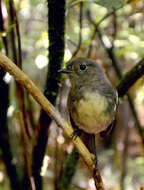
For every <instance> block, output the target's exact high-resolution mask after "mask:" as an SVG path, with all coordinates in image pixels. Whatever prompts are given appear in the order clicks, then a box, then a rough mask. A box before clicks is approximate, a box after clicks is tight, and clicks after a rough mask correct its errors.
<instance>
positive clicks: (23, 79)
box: [0, 53, 95, 179]
mask: <svg viewBox="0 0 144 190" xmlns="http://www.w3.org/2000/svg"><path fill="white" fill-rule="evenodd" d="M0 66H1V67H2V68H3V69H4V70H5V71H7V72H9V73H10V74H11V75H13V76H14V77H15V79H16V80H17V82H19V83H20V84H21V85H22V86H23V87H24V88H25V89H26V90H27V91H28V92H29V93H30V94H31V95H32V96H33V98H34V99H35V100H36V101H37V102H38V103H39V104H40V105H41V107H42V109H43V110H45V112H46V113H47V114H48V115H49V116H50V117H51V119H53V120H55V122H56V123H57V125H58V126H59V127H61V128H62V129H63V130H64V132H65V134H67V136H68V137H69V138H72V136H73V132H74V130H73V128H72V126H71V125H70V124H68V123H67V121H66V120H65V119H63V118H62V117H61V115H60V113H59V112H58V110H57V109H55V107H54V106H53V105H52V104H51V103H50V102H49V101H48V100H47V98H46V97H45V96H44V95H43V94H42V92H41V91H40V90H39V89H38V87H37V86H36V85H35V84H34V83H33V82H32V81H31V80H30V79H29V77H28V76H27V75H26V74H25V73H24V72H23V71H21V70H20V69H19V68H18V67H17V66H16V65H15V64H14V63H13V62H12V61H11V60H10V59H9V58H7V57H6V56H5V55H3V54H2V53H0ZM72 142H73V144H74V145H75V147H76V148H77V151H78V152H79V154H80V155H81V156H82V158H83V160H84V161H85V163H86V164H87V166H88V168H89V169H90V170H91V172H92V173H94V170H95V165H94V162H93V159H92V155H91V153H90V152H89V151H88V149H87V148H86V146H85V145H84V143H83V142H82V140H81V139H80V137H77V138H72ZM94 177H95V176H94ZM94 179H95V178H94Z"/></svg>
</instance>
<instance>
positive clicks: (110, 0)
mask: <svg viewBox="0 0 144 190" xmlns="http://www.w3.org/2000/svg"><path fill="white" fill-rule="evenodd" d="M95 3H97V4H99V5H101V6H103V7H106V8H118V7H120V6H123V5H125V3H126V2H125V0H117V1H115V0H95Z"/></svg>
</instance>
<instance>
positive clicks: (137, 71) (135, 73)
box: [117, 58, 144, 97]
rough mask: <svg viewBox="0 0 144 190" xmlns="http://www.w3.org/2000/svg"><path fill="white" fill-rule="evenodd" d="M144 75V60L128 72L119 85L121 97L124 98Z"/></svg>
mask: <svg viewBox="0 0 144 190" xmlns="http://www.w3.org/2000/svg"><path fill="white" fill-rule="evenodd" d="M143 74H144V58H142V59H141V60H140V61H139V62H138V63H137V64H136V66H135V67H133V68H132V69H131V70H130V71H128V72H127V73H126V74H125V75H124V77H123V78H122V79H121V80H120V82H119V84H118V85H117V91H118V94H119V97H122V96H124V95H125V94H126V92H127V91H128V90H129V88H131V87H132V86H133V84H134V83H135V82H136V81H137V80H138V79H139V78H140V77H142V76H143Z"/></svg>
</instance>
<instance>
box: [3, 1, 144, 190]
mask: <svg viewBox="0 0 144 190" xmlns="http://www.w3.org/2000/svg"><path fill="white" fill-rule="evenodd" d="M0 2H2V10H3V23H4V27H5V32H4V33H3V31H1V32H0V49H1V51H2V52H5V44H4V40H3V36H5V35H6V37H7V41H8V47H9V52H11V51H13V50H12V48H11V39H10V32H11V31H12V29H14V31H15V29H16V28H15V24H10V23H9V19H10V15H9V14H8V7H9V1H0ZM14 5H15V9H16V13H17V17H18V22H19V28H20V34H21V46H22V58H23V62H22V68H23V70H24V71H25V72H26V73H27V74H28V76H29V77H30V78H31V79H32V80H33V81H34V82H35V84H36V85H37V86H38V87H39V88H40V89H41V90H42V91H43V92H44V90H45V84H46V80H47V70H48V65H49V57H48V55H49V52H48V47H50V39H49V38H48V22H47V21H48V11H47V2H46V1H45V0H36V1H30V0H15V1H14ZM80 10H81V13H80ZM143 21H144V2H143V1H142V0H132V1H125V0H117V1H115V0H82V1H81V0H67V1H66V20H65V24H66V27H65V56H64V60H65V64H66V61H68V60H70V59H71V58H72V57H73V56H74V57H89V58H91V59H93V60H96V61H97V63H98V64H100V65H102V66H103V67H104V68H105V70H106V73H107V75H108V77H109V79H110V80H111V82H112V83H113V84H114V85H115V86H116V85H117V84H118V82H119V76H117V73H116V72H115V69H114V67H113V60H112V57H110V53H112V55H114V57H115V62H116V64H117V68H118V69H119V72H120V73H121V75H124V74H125V73H126V72H127V71H129V70H131V69H132V68H133V67H134V66H135V65H136V64H137V63H138V62H139V60H141V59H142V58H143V57H144V51H143V48H144V35H143V32H144V22H143ZM58 31H59V30H56V32H57V35H59V32H58ZM15 32H16V31H15ZM80 38H81V40H80ZM15 42H16V49H17V47H18V46H17V37H15ZM75 52H76V53H75ZM109 52H110V53H109ZM53 53H54V56H55V53H56V51H53ZM74 54H75V55H74ZM9 57H10V58H11V59H12V56H11V54H10V55H9ZM53 64H54V63H53ZM53 72H57V71H53ZM54 74H56V73H54ZM4 80H6V81H7V83H8V84H9V106H8V112H7V118H8V119H7V121H8V122H7V124H8V131H9V132H7V133H8V142H10V145H11V146H10V147H11V152H12V154H13V159H12V163H14V164H13V165H14V167H15V168H16V172H17V173H20V175H21V176H23V175H24V173H23V171H24V170H26V168H25V166H26V167H27V164H26V159H25V152H27V155H28V157H29V158H30V159H29V161H28V162H29V163H30V165H32V162H33V160H32V152H33V148H34V147H35V145H36V142H37V137H38V135H39V132H40V131H39V127H40V126H39V123H40V120H39V118H40V114H41V108H40V107H39V105H38V104H37V103H36V102H35V101H34V100H33V98H32V97H31V96H30V95H28V94H27V92H24V93H25V96H24V100H23V102H24V105H25V108H26V113H27V115H26V118H25V119H26V120H27V122H28V129H29V134H30V135H28V134H27V132H26V138H28V140H26V139H25V140H26V142H28V143H27V146H26V147H25V148H26V149H25V148H24V146H25V145H24V144H25V140H24V138H25V137H24V134H25V132H24V131H23V128H22V124H21V121H20V119H19V115H20V114H19V113H20V110H19V104H18V99H19V98H18V89H17V87H16V85H17V84H16V83H15V82H14V79H13V78H12V77H11V76H9V75H8V74H6V75H5V77H4ZM47 82H48V83H49V80H48V81H47ZM61 83H62V84H63V85H62V86H61V88H60V90H59V93H56V94H54V96H57V95H58V98H57V103H56V105H57V107H58V108H59V109H60V111H61V112H62V114H63V116H65V117H66V118H67V117H68V116H67V110H66V105H65V102H66V98H67V94H68V88H69V83H68V82H67V81H66V84H65V82H63V78H62V82H61ZM58 84H59V83H58ZM49 85H50V86H51V85H53V84H51V83H49ZM52 87H53V86H52ZM46 95H47V94H46ZM129 95H130V98H131V102H132V103H133V106H134V110H135V112H136V116H137V119H138V120H137V122H138V124H139V126H140V127H141V130H142V131H143V126H144V119H143V118H144V112H143V109H144V88H143V77H142V78H141V79H140V80H138V81H137V82H136V83H135V84H134V85H133V87H132V88H131V89H130V91H129ZM1 102H3V100H1ZM0 109H1V108H0ZM136 116H134V117H136ZM134 117H133V115H132V112H131V109H130V107H129V105H128V103H127V98H126V97H124V98H123V99H120V101H119V108H118V113H117V118H116V120H117V122H116V126H115V127H114V129H113V130H112V132H111V133H110V135H109V136H108V137H105V138H104V139H102V138H100V137H98V158H99V167H100V169H101V173H102V177H103V179H104V184H105V187H106V189H129V190H133V189H140V187H142V186H144V182H143V175H144V173H143V171H144V157H143V155H144V153H143V147H144V144H142V137H141V134H139V132H138V130H137V122H135V119H134ZM49 126H50V128H49V129H48V130H47V132H45V136H44V137H43V138H42V140H43V139H44V138H46V141H47V138H48V135H49V138H48V142H47V143H46V144H47V146H46V147H45V148H46V152H45V156H44V158H43V166H42V168H41V171H39V173H40V172H41V176H42V179H43V184H44V185H43V189H44V190H45V189H50V190H52V189H57V188H58V184H61V179H62V178H64V179H65V176H62V174H64V172H65V168H66V167H65V166H66V163H68V160H67V158H68V159H69V160H71V157H70V155H71V154H70V153H71V152H72V153H73V151H72V150H73V145H72V143H71V142H70V140H69V139H67V137H66V136H65V134H63V132H62V131H61V129H59V128H57V126H56V125H55V124H54V123H53V122H52V123H51V124H50V125H49ZM27 135H28V136H27ZM0 138H1V137H0ZM0 140H1V139H0ZM0 156H1V157H0V189H6V190H9V189H11V185H10V184H11V183H10V176H9V173H8V171H7V172H6V167H5V166H6V164H5V159H4V154H3V151H2V148H1V149H0ZM74 157H75V156H74ZM71 162H72V160H71ZM73 165H74V166H76V165H77V167H76V168H75V167H74V166H73ZM63 166H64V168H63ZM68 166H69V167H70V166H72V167H73V168H74V171H73V173H72V176H73V178H71V176H68V177H70V179H69V181H71V183H69V184H68V188H69V189H76V190H77V189H88V190H93V189H95V187H94V184H93V179H92V177H91V174H90V173H89V172H88V169H87V168H86V166H85V164H84V163H83V161H82V160H81V159H80V160H79V162H78V163H77V162H73V163H71V165H68ZM22 168H23V169H22ZM70 171H71V168H70ZM31 172H33V171H31ZM41 176H40V177H41ZM61 176H62V177H61Z"/></svg>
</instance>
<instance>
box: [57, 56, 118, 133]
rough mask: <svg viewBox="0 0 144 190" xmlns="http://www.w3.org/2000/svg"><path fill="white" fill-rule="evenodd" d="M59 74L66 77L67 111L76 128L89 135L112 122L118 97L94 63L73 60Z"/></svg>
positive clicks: (100, 130) (84, 59)
mask: <svg viewBox="0 0 144 190" xmlns="http://www.w3.org/2000/svg"><path fill="white" fill-rule="evenodd" d="M59 72H62V73H67V74H68V75H69V79H70V83H71V87H70V92H69V96H68V110H69V113H70V116H71V118H72V120H73V121H74V123H75V125H76V126H77V127H78V128H79V129H81V130H83V131H84V132H86V133H89V134H98V133H100V132H102V131H105V130H106V129H107V127H108V126H109V125H110V124H111V123H112V122H113V120H114V118H115V114H116V109H117V104H118V94H117V91H116V89H115V87H114V86H113V85H112V84H111V83H110V81H109V80H108V78H107V76H106V74H105V72H104V69H103V68H102V67H101V66H100V65H99V64H97V63H96V62H95V61H93V60H90V59H87V58H76V59H73V60H71V61H69V62H68V63H67V66H66V68H65V69H60V70H59Z"/></svg>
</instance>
